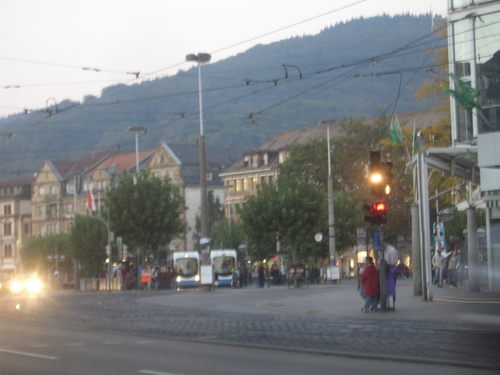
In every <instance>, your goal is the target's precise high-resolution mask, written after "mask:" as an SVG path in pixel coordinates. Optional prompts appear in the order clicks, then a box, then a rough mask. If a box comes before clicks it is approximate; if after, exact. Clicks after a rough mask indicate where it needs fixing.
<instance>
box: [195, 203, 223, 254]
mask: <svg viewBox="0 0 500 375" xmlns="http://www.w3.org/2000/svg"><path fill="white" fill-rule="evenodd" d="M207 216H208V228H210V231H211V230H212V229H211V228H212V227H213V225H214V224H215V223H217V222H219V221H220V220H222V219H223V218H224V206H223V205H222V203H221V202H220V199H219V197H215V198H214V195H213V194H210V195H209V196H208V199H207ZM195 229H196V233H197V234H196V236H197V237H198V240H199V239H200V238H201V217H200V216H199V215H198V214H197V215H196V224H195ZM210 236H211V237H213V234H210ZM212 240H213V238H212ZM214 243H217V242H214ZM195 248H196V249H197V250H199V249H200V242H199V241H198V242H197V243H196V244H195Z"/></svg>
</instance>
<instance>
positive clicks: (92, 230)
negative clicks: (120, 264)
mask: <svg viewBox="0 0 500 375" xmlns="http://www.w3.org/2000/svg"><path fill="white" fill-rule="evenodd" d="M107 239H108V229H107V228H106V225H104V223H102V222H101V221H99V220H98V219H96V218H92V217H87V216H81V215H76V217H75V222H74V225H73V226H72V227H71V230H70V242H71V247H72V252H73V256H74V257H75V258H76V259H77V260H78V261H79V263H80V266H81V271H80V272H81V277H83V278H91V277H94V276H98V277H99V275H100V273H101V272H102V271H103V269H104V265H105V262H106V251H105V249H106V246H107V244H108V240H107Z"/></svg>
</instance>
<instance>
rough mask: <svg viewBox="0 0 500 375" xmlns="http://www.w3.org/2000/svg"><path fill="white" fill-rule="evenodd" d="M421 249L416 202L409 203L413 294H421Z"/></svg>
mask: <svg viewBox="0 0 500 375" xmlns="http://www.w3.org/2000/svg"><path fill="white" fill-rule="evenodd" d="M421 257H422V251H421V249H420V218H419V207H418V204H416V203H414V204H412V205H411V267H412V273H413V295H414V296H421V295H422V259H421Z"/></svg>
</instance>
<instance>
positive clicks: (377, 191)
mask: <svg viewBox="0 0 500 375" xmlns="http://www.w3.org/2000/svg"><path fill="white" fill-rule="evenodd" d="M393 179H394V176H393V175H392V163H390V162H386V163H384V162H382V161H380V151H372V152H371V153H370V166H369V168H368V183H369V185H370V193H371V195H373V196H375V197H377V198H381V197H384V196H386V195H389V194H390V193H391V190H392V180H393Z"/></svg>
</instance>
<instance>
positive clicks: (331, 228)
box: [326, 122, 335, 261]
mask: <svg viewBox="0 0 500 375" xmlns="http://www.w3.org/2000/svg"><path fill="white" fill-rule="evenodd" d="M326 137H327V142H328V240H329V241H328V243H329V249H330V251H329V252H330V260H331V259H333V260H334V261H335V214H334V200H333V176H332V152H331V148H330V123H329V122H328V123H327V124H326Z"/></svg>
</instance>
